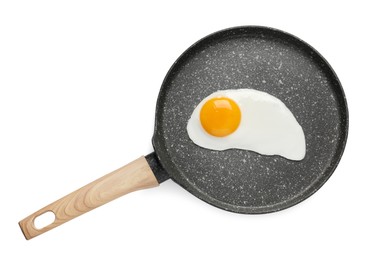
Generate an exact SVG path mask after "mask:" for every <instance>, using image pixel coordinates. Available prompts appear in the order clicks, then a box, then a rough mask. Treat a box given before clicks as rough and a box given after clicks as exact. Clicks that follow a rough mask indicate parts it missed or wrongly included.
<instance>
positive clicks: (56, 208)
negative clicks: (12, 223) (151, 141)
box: [19, 156, 159, 239]
mask: <svg viewBox="0 0 374 260" xmlns="http://www.w3.org/2000/svg"><path fill="white" fill-rule="evenodd" d="M158 185H159V184H158V182H157V180H156V177H155V176H154V174H153V172H152V170H151V168H150V167H149V165H148V163H147V161H146V159H145V158H144V157H143V156H142V157H140V158H139V159H137V160H135V161H133V162H131V163H129V164H127V165H125V166H123V167H122V168H119V169H118V170H115V171H113V172H111V173H109V174H107V175H105V176H103V177H101V178H99V179H97V180H96V181H93V182H91V183H89V184H87V185H86V186H84V187H82V188H80V189H78V190H76V191H74V192H72V193H70V194H69V195H66V196H65V197H63V198H61V199H59V200H57V201H55V202H53V203H51V204H49V205H48V206H46V207H44V208H42V209H40V210H38V211H37V212H35V213H34V214H31V215H30V216H28V217H27V218H25V219H23V220H21V221H20V222H19V226H20V227H21V230H22V232H23V234H24V235H25V238H26V239H31V238H34V237H36V236H38V235H40V234H43V233H44V232H47V231H48V230H51V229H53V228H55V227H57V226H59V225H61V224H63V223H65V222H67V221H69V220H71V219H73V218H75V217H78V216H80V215H82V214H83V213H86V212H88V211H90V210H92V209H94V208H97V207H99V206H101V205H103V204H105V203H107V202H109V201H112V200H114V199H116V198H118V197H121V196H123V195H125V194H127V193H130V192H133V191H136V190H140V189H146V188H152V187H156V186H158ZM48 211H51V212H53V213H54V215H55V220H54V222H53V223H51V224H50V225H48V226H46V227H43V228H41V229H37V228H36V227H35V225H34V220H35V218H37V217H38V216H40V215H42V214H44V213H46V212H48Z"/></svg>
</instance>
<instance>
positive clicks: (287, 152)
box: [187, 89, 306, 160]
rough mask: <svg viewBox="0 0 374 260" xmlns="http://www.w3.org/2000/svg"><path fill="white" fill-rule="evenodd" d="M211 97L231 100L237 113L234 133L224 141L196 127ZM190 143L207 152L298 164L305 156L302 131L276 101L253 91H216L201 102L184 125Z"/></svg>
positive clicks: (272, 97) (282, 105)
mask: <svg viewBox="0 0 374 260" xmlns="http://www.w3.org/2000/svg"><path fill="white" fill-rule="evenodd" d="M214 97H227V98H230V99H232V100H234V101H235V102H236V103H237V105H238V106H239V108H240V111H241V121H240V124H239V127H238V129H237V130H236V131H235V132H233V133H232V134H230V135H228V136H225V137H215V136H212V135H210V134H208V133H207V132H206V131H205V130H204V128H203V127H202V125H201V123H200V110H201V108H202V106H203V105H204V103H205V102H206V101H207V100H209V99H211V98H214ZM187 132H188V135H189V137H190V139H191V140H192V141H193V142H194V143H195V144H197V145H198V146H201V147H203V148H207V149H211V150H218V151H222V150H227V149H232V148H236V149H243V150H251V151H254V152H257V153H260V154H263V155H280V156H283V157H285V158H287V159H290V160H302V159H303V158H304V157H305V153H306V144H305V136H304V131H303V129H302V127H301V126H300V125H299V123H298V122H297V120H296V118H295V117H294V115H293V114H292V112H291V111H290V110H289V109H288V108H287V107H286V105H285V104H284V103H283V102H282V101H281V100H279V99H278V98H276V97H274V96H272V95H270V94H268V93H266V92H262V91H258V90H254V89H235V90H233V89H231V90H220V91H217V92H214V93H212V94H211V95H209V96H207V97H206V98H204V99H203V100H202V101H201V102H200V103H199V104H198V105H197V107H196V108H195V109H194V111H193V113H192V115H191V118H190V119H189V121H188V124H187Z"/></svg>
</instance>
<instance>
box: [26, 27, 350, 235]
mask: <svg viewBox="0 0 374 260" xmlns="http://www.w3.org/2000/svg"><path fill="white" fill-rule="evenodd" d="M239 88H248V89H256V90H261V91H264V92H267V93H269V94H271V95H273V96H275V97H277V98H278V99H280V100H282V101H283V103H284V104H285V105H286V106H287V107H288V108H289V109H290V111H291V112H292V113H293V115H294V116H295V118H296V120H297V121H298V123H299V124H300V125H301V127H302V128H303V130H304V133H305V139H306V155H305V158H304V159H303V160H301V161H292V160H288V159H285V158H283V157H281V156H265V155H261V154H258V153H255V152H253V151H248V150H239V149H229V150H225V151H215V150H209V149H205V148H202V147H199V146H197V145H196V144H194V143H193V142H192V141H191V140H190V139H189V137H188V134H187V130H186V127H187V122H188V120H189V118H190V116H191V114H192V112H193V110H194V109H195V107H196V106H197V105H198V104H199V103H200V101H201V100H202V99H204V98H205V97H207V96H208V95H210V94H211V93H213V92H215V91H218V90H224V89H239ZM347 134H348V110H347V103H346V99H345V95H344V92H343V89H342V86H341V84H340V82H339V80H338V78H337V76H336V74H335V73H334V71H333V70H332V68H331V67H330V65H329V64H328V63H327V61H326V60H325V59H324V58H323V57H322V56H321V55H320V54H319V53H318V52H317V51H316V50H314V49H313V48H312V47H311V46H310V45H308V44H307V43H305V42H304V41H302V40H300V39H298V38H296V37H295V36H293V35H290V34H288V33H285V32H282V31H279V30H276V29H272V28H267V27H258V26H246V27H236V28H230V29H226V30H223V31H219V32H216V33H213V34H211V35H209V36H207V37H205V38H203V39H201V40H200V41H198V42H196V43H195V44H193V45H192V46H191V47H190V48H188V49H187V50H186V51H185V52H184V53H183V54H182V55H181V56H180V57H179V58H178V59H177V61H176V62H175V63H174V64H173V66H172V67H171V69H170V70H169V72H168V73H167V75H166V77H165V80H164V82H163V83H162V87H161V90H160V94H159V97H158V101H157V107H156V120H155V131H154V136H153V146H154V149H155V152H153V153H151V154H149V155H147V156H146V157H141V158H139V159H137V160H135V161H133V162H132V163H130V164H128V165H126V166H124V167H122V168H120V169H118V170H116V171H114V172H112V173H110V174H107V175H105V176H103V177H102V178H100V179H98V180H96V181H94V182H92V183H90V184H88V185H86V186H84V187H82V188H81V189H79V190H77V191H75V192H72V193H70V194H69V195H67V196H65V197H64V198H61V199H60V200H58V201H56V202H54V203H52V204H50V205H48V206H46V207H44V208H43V209H41V210H39V211H37V212H35V213H34V214H32V215H30V216H29V217H27V218H25V219H24V220H22V221H20V223H19V224H20V226H21V229H22V231H23V233H24V235H25V237H26V238H27V239H30V238H32V237H35V236H37V235H39V234H41V233H44V232H46V231H48V230H50V229H52V228H54V227H56V226H58V225H60V224H62V223H65V222H66V221H68V220H70V219H72V218H74V217H77V216H79V215H81V214H83V213H85V212H87V211H89V210H91V209H93V208H96V207H98V206H100V205H102V204H104V203H106V202H108V201H111V200H113V199H115V198H117V197H119V196H122V195H124V194H126V193H128V192H131V191H134V190H138V189H142V188H149V187H154V186H158V184H159V183H161V182H163V181H165V180H167V179H169V178H171V179H172V180H173V181H175V182H176V183H178V184H179V185H181V186H182V187H183V188H185V189H186V190H188V191H189V192H191V193H192V194H193V195H195V196H196V197H198V198H200V199H202V200H203V201H206V202H208V203H209V204H211V205H213V206H216V207H218V208H221V209H225V210H228V211H232V212H237V213H248V214H257V213H268V212H274V211H279V210H282V209H285V208H288V207H290V206H293V205H295V204H297V203H299V202H301V201H302V200H304V199H306V198H308V197H309V196H310V195H312V194H313V193H314V192H316V191H317V190H318V189H319V188H320V187H321V186H322V185H323V184H324V183H325V182H326V181H327V180H328V178H329V177H330V176H331V174H332V173H333V171H334V170H335V168H336V166H337V165H338V163H339V160H340V158H341V156H342V154H343V151H344V147H345V144H346V140H347ZM48 211H51V212H53V213H54V215H55V220H54V221H53V223H51V224H50V225H47V226H46V227H44V228H39V229H38V228H36V227H35V225H34V220H35V218H37V217H38V216H40V215H41V214H43V213H45V212H48Z"/></svg>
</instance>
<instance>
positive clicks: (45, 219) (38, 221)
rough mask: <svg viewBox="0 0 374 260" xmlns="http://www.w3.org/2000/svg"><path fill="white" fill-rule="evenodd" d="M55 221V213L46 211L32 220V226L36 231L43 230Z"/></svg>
mask: <svg viewBox="0 0 374 260" xmlns="http://www.w3.org/2000/svg"><path fill="white" fill-rule="evenodd" d="M55 219H56V216H55V213H53V212H52V211H47V212H45V213H43V214H41V215H39V216H37V217H36V218H35V219H34V226H35V228H36V229H43V228H45V227H46V226H49V225H51V224H52V223H53V222H54V221H55Z"/></svg>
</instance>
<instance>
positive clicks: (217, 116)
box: [200, 97, 241, 137]
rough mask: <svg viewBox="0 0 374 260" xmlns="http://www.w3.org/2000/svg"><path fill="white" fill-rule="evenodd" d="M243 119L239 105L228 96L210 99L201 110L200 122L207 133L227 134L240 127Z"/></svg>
mask: <svg viewBox="0 0 374 260" xmlns="http://www.w3.org/2000/svg"><path fill="white" fill-rule="evenodd" d="M240 119H241V112H240V109H239V106H238V105H237V104H236V103H235V102H234V101H233V100H231V99H229V98H227V97H215V98H212V99H209V100H208V101H207V102H205V104H204V105H203V107H202V108H201V110H200V123H201V125H202V126H203V128H204V129H205V131H206V132H207V133H209V134H210V135H213V136H216V137H224V136H227V135H229V134H231V133H233V132H235V130H236V129H237V128H238V126H239V124H240Z"/></svg>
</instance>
